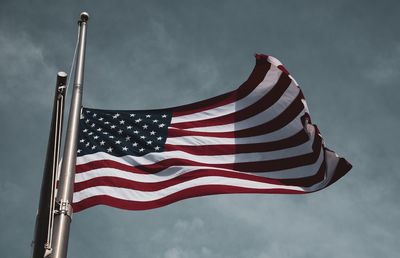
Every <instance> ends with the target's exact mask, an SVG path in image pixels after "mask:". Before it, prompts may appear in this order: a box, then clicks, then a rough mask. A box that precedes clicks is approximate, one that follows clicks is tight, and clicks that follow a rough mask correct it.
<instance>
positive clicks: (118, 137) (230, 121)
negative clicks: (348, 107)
mask: <svg viewBox="0 0 400 258" xmlns="http://www.w3.org/2000/svg"><path fill="white" fill-rule="evenodd" d="M78 141H79V142H78V150H77V166H76V175H75V185H74V196H73V207H74V211H75V212H77V211H81V210H84V209H86V208H89V207H91V206H94V205H99V204H103V205H109V206H113V207H117V208H121V209H127V210H146V209H152V208H157V207H161V206H165V205H168V204H171V203H173V202H176V201H179V200H182V199H186V198H191V197H196V196H204V195H211V194H226V193H281V194H301V193H310V192H315V191H318V190H320V189H323V188H325V187H327V186H328V185H330V184H332V183H333V182H335V181H336V180H338V179H339V178H340V177H342V176H343V175H344V174H346V173H347V172H348V171H349V170H350V169H351V165H350V164H349V163H348V162H347V161H346V160H345V159H344V158H341V157H339V156H338V155H337V154H336V153H335V152H333V151H331V150H329V149H328V148H326V147H325V145H324V141H323V139H322V137H321V134H320V132H319V130H318V128H317V127H316V125H314V124H312V122H311V118H310V115H309V111H308V108H307V104H306V102H305V100H304V96H303V94H302V92H301V90H300V88H299V87H298V84H297V82H296V81H295V80H294V79H293V77H292V76H291V75H290V74H289V73H288V71H287V70H286V69H285V68H284V66H283V65H282V64H281V63H280V62H279V61H278V60H277V59H276V58H274V57H272V56H266V55H261V54H257V55H256V65H255V67H254V69H253V71H252V73H251V75H250V77H249V78H248V79H247V81H246V82H244V83H243V84H242V85H241V86H240V87H239V88H238V89H236V90H234V91H231V92H229V93H226V94H223V95H220V96H217V97H214V98H211V99H207V100H204V101H200V102H196V103H193V104H189V105H184V106H180V107H174V108H166V109H160V110H138V111H126V110H119V111H110V110H101V109H90V108H83V109H82V114H81V120H80V132H79V139H78Z"/></svg>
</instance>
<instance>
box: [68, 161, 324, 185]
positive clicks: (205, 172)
mask: <svg viewBox="0 0 400 258" xmlns="http://www.w3.org/2000/svg"><path fill="white" fill-rule="evenodd" d="M325 173H326V166H325V162H322V164H321V167H320V168H319V169H318V171H317V172H316V173H315V174H314V175H311V176H308V177H301V178H291V179H272V178H267V177H263V176H257V175H254V174H244V173H238V172H232V171H225V170H218V169H197V170H193V171H191V172H188V173H185V174H182V175H179V176H177V177H175V178H171V179H169V180H165V181H162V182H150V183H149V182H137V181H133V180H129V179H124V178H118V177H112V176H101V177H95V178H92V179H90V180H87V181H83V182H79V183H75V184H74V192H79V191H82V190H84V189H86V188H90V187H95V186H113V187H120V188H126V189H133V190H139V191H146V192H147V191H158V190H161V189H164V188H167V187H171V186H173V185H177V184H181V183H183V182H187V181H190V180H194V179H198V178H203V177H208V176H219V177H226V178H236V179H244V180H249V181H254V182H261V183H267V184H274V185H291V186H303V187H309V186H312V185H314V184H316V183H318V182H321V181H323V180H324V176H325Z"/></svg>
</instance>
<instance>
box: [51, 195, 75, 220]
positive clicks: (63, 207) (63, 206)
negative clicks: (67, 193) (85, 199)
mask: <svg viewBox="0 0 400 258" xmlns="http://www.w3.org/2000/svg"><path fill="white" fill-rule="evenodd" d="M54 213H55V215H61V214H62V215H66V216H68V217H69V219H70V220H72V213H73V209H72V205H71V204H70V203H69V202H68V201H65V200H60V201H57V202H56V208H55V210H54Z"/></svg>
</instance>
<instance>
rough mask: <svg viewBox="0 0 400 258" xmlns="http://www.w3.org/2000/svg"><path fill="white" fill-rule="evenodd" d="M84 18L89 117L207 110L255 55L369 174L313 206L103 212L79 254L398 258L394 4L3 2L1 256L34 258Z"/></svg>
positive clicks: (195, 205)
mask: <svg viewBox="0 0 400 258" xmlns="http://www.w3.org/2000/svg"><path fill="white" fill-rule="evenodd" d="M84 10H86V11H88V12H89V13H90V15H91V19H90V21H89V28H88V42H87V62H86V71H85V89H84V100H83V101H84V104H85V105H86V106H89V107H95V108H104V109H146V108H162V107H169V106H176V105H179V104H184V103H190V102H193V101H196V100H201V99H204V98H207V97H211V96H215V95H217V94H220V93H223V92H226V91H230V90H232V89H235V88H236V87H237V86H238V85H240V84H241V83H242V82H243V81H244V80H245V79H246V78H247V76H248V75H249V74H250V71H251V70H252V68H253V66H254V62H255V60H254V57H253V54H254V53H256V52H260V53H265V54H270V55H273V56H275V57H277V58H278V59H280V60H281V61H282V62H283V63H284V64H285V66H286V68H287V69H288V70H289V71H290V72H291V74H292V75H293V76H294V77H295V78H296V80H297V81H298V82H299V83H300V85H301V87H302V89H303V91H304V94H305V96H306V99H307V101H308V105H309V107H310V111H311V115H312V117H313V121H314V122H315V123H316V124H318V126H319V128H320V130H321V132H322V134H323V136H324V138H325V141H326V143H327V145H328V146H329V147H331V148H332V149H334V150H335V151H337V152H338V153H340V154H342V155H343V156H344V157H346V158H347V159H348V160H349V161H350V162H351V163H352V164H353V166H354V168H353V169H352V170H351V171H350V173H349V174H348V175H346V176H345V177H344V178H342V179H341V180H340V181H338V182H337V183H335V184H334V185H332V186H331V187H329V188H327V189H325V190H323V191H320V192H317V193H313V194H310V195H300V196H288V195H226V196H211V197H201V198H195V199H190V200H185V201H181V202H178V203H175V204H172V205H169V206H167V207H164V208H160V209H156V210H150V211H142V212H132V211H123V210H118V209H114V208H110V207H105V206H97V207H94V208H91V209H88V210H86V211H84V212H81V213H78V214H75V216H74V217H73V222H72V227H71V235H70V244H69V257H76V258H81V257H99V258H102V257H104V258H106V257H107V258H108V257H135V258H136V257H137V258H142V257H143V258H144V257H151V258H186V257H189V258H202V257H216V258H228V257H229V258H230V257H233V258H236V257H237V258H248V257H254V258H267V257H268V258H269V257H281V258H286V257H307V258H312V257H326V258H330V257H342V258H346V257H362V258H368V257H371V258H372V257H374V258H375V257H397V255H398V254H399V253H400V241H399V235H400V225H399V224H400V223H399V218H400V206H399V199H398V196H399V193H400V190H399V189H400V188H399V183H400V174H399V169H398V168H397V169H396V168H395V164H397V163H398V162H396V160H398V157H397V155H398V149H399V148H398V146H399V143H400V140H399V137H398V130H399V128H400V122H399V113H398V109H397V110H396V106H397V105H398V103H399V102H400V94H399V89H398V87H399V85H398V82H399V80H400V73H399V72H398V71H399V68H400V34H399V33H398V29H397V27H398V24H399V13H400V4H399V1H395V0H393V1H382V0H381V1H344V0H336V1H317V0H315V1H266V0H260V1H247V2H246V3H245V1H239V0H238V1H183V0H182V1H99V0H96V1H46V2H45V1H11V0H10V1H9V0H1V1H0V79H1V87H0V119H1V126H0V127H1V134H0V141H1V150H0V151H1V155H0V171H1V174H0V205H1V207H2V208H1V210H0V256H1V257H3V258H8V257H29V256H30V251H31V250H30V242H31V240H32V236H33V228H34V221H35V214H36V209H37V205H38V198H39V195H38V194H39V188H40V183H41V178H42V171H43V164H44V158H45V150H46V145H47V137H48V131H49V123H50V114H51V104H52V97H53V91H54V85H55V78H56V72H57V71H59V70H65V71H67V72H68V70H69V66H70V63H71V60H72V56H73V50H74V46H75V40H76V32H77V19H78V17H79V13H80V12H81V11H84ZM396 254H397V255H396Z"/></svg>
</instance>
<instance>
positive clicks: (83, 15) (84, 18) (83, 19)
mask: <svg viewBox="0 0 400 258" xmlns="http://www.w3.org/2000/svg"><path fill="white" fill-rule="evenodd" d="M88 20H89V14H88V13H87V12H82V13H81V20H80V22H87V21H88Z"/></svg>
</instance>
